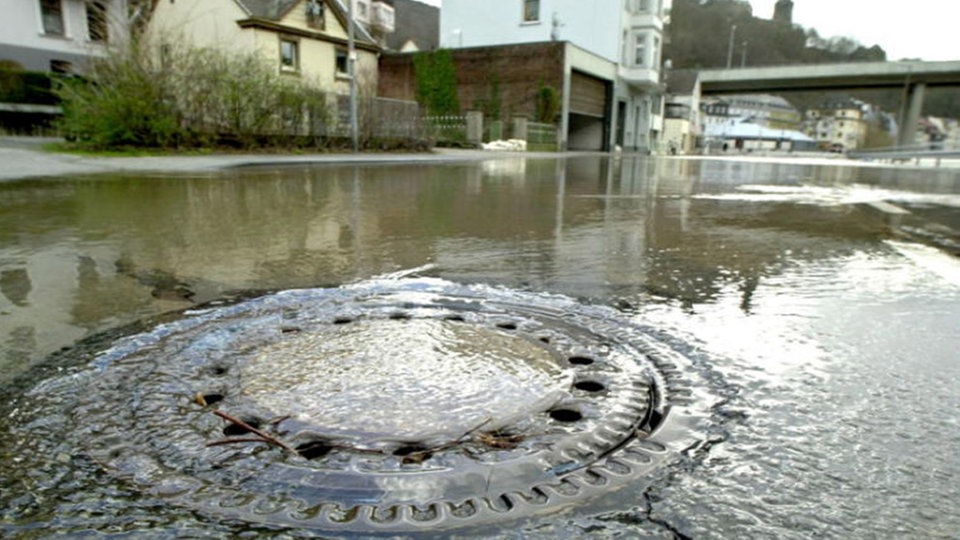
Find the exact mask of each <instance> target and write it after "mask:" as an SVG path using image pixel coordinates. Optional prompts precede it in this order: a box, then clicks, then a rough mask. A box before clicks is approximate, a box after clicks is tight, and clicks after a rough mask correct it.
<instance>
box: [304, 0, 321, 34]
mask: <svg viewBox="0 0 960 540" xmlns="http://www.w3.org/2000/svg"><path fill="white" fill-rule="evenodd" d="M306 6H307V7H306V9H307V24H309V25H310V26H312V27H314V28H319V29H320V30H323V27H324V18H325V17H324V15H325V10H324V6H323V1H322V0H307V4H306Z"/></svg>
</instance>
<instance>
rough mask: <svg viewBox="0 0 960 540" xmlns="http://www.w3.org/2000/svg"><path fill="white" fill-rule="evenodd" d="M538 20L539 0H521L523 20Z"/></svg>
mask: <svg viewBox="0 0 960 540" xmlns="http://www.w3.org/2000/svg"><path fill="white" fill-rule="evenodd" d="M539 20H540V0H523V22H537V21H539Z"/></svg>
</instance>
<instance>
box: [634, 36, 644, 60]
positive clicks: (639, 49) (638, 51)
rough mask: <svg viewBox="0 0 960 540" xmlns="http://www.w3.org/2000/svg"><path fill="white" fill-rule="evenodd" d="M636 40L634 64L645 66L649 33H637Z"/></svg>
mask: <svg viewBox="0 0 960 540" xmlns="http://www.w3.org/2000/svg"><path fill="white" fill-rule="evenodd" d="M634 40H635V41H634V47H633V65H634V66H638V67H643V66H645V65H647V35H646V34H637V35H636V36H634Z"/></svg>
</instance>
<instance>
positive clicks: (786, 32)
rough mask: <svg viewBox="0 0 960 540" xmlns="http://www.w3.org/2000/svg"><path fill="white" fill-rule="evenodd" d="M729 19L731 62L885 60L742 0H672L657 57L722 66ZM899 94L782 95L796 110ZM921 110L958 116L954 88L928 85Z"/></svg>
mask: <svg viewBox="0 0 960 540" xmlns="http://www.w3.org/2000/svg"><path fill="white" fill-rule="evenodd" d="M733 25H736V27H737V29H736V34H735V39H734V47H733V55H732V65H733V67H740V66H741V64H742V62H743V61H744V60H746V62H745V64H746V65H747V66H775V65H791V64H823V63H832V62H882V61H885V60H887V54H886V52H885V51H884V50H883V48H882V47H880V46H879V45H871V46H869V47H867V46H865V45H863V44H860V43H858V42H857V41H856V40H853V39H851V38H849V37H843V36H838V37H824V36H821V35H820V34H819V33H818V32H817V30H816V29H814V28H803V27H801V26H799V25H796V24H794V25H789V24H783V23H779V22H775V21H773V20H770V19H763V18H758V17H755V16H754V14H753V8H752V7H751V5H750V3H749V2H748V1H747V0H673V7H672V8H671V10H670V22H669V24H668V26H667V28H666V29H665V34H666V36H667V37H666V40H665V44H664V49H663V58H664V60H670V62H671V63H672V66H673V68H674V69H688V68H689V69H709V68H723V67H726V66H727V57H728V55H729V48H730V34H731V30H732V28H733ZM744 51H746V55H745V56H744ZM902 94H903V93H902V92H901V91H899V90H864V91H853V92H850V93H849V94H831V95H829V96H828V95H826V94H824V93H821V92H796V93H791V94H788V95H785V96H784V97H786V98H787V99H788V100H790V101H791V102H792V103H793V104H794V105H795V106H796V107H798V108H800V109H801V110H802V109H805V108H807V107H809V106H814V105H817V104H818V103H820V102H823V101H825V100H842V99H843V98H844V97H846V96H852V97H857V98H859V99H862V100H864V101H866V102H868V103H873V104H876V105H879V106H881V107H882V108H883V109H884V110H886V111H890V112H894V113H896V112H898V111H899V109H900V107H901V100H902V97H903V96H902ZM924 114H929V115H933V116H941V117H949V118H960V89H957V88H931V89H929V90H928V92H927V99H926V101H925V103H924Z"/></svg>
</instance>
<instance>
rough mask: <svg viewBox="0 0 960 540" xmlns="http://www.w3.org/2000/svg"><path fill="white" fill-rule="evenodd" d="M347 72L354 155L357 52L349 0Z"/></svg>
mask: <svg viewBox="0 0 960 540" xmlns="http://www.w3.org/2000/svg"><path fill="white" fill-rule="evenodd" d="M347 19H348V20H347V71H348V72H349V74H350V139H351V140H352V141H353V151H354V153H356V152H359V151H360V134H359V131H360V130H359V129H358V126H357V51H356V48H355V46H354V43H353V32H354V29H353V25H354V22H353V0H347Z"/></svg>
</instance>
